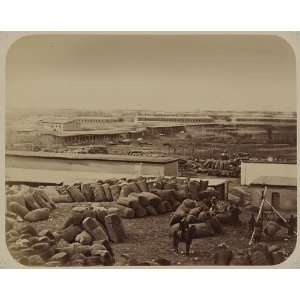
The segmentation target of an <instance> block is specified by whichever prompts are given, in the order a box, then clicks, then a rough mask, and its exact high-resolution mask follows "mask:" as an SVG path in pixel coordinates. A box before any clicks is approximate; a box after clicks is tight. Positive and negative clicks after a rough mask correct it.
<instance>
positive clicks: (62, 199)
mask: <svg viewBox="0 0 300 300" xmlns="http://www.w3.org/2000/svg"><path fill="white" fill-rule="evenodd" d="M52 200H53V202H54V203H72V202H73V199H72V198H71V197H70V195H69V194H65V195H58V196H56V197H53V198H52Z"/></svg>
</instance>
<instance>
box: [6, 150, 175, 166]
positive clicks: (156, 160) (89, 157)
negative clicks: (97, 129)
mask: <svg viewBox="0 0 300 300" xmlns="http://www.w3.org/2000/svg"><path fill="white" fill-rule="evenodd" d="M5 155H6V156H22V157H40V158H43V157H46V158H53V159H78V160H80V159H83V160H105V161H120V162H121V161H122V162H124V161H125V162H135V163H137V162H139V163H158V164H164V163H171V162H175V161H178V158H174V157H143V156H142V157H141V156H131V155H112V154H78V153H56V152H42V151H40V152H32V151H7V152H6V153H5Z"/></svg>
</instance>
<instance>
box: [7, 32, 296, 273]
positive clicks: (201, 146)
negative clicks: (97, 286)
mask: <svg viewBox="0 0 300 300" xmlns="http://www.w3.org/2000/svg"><path fill="white" fill-rule="evenodd" d="M298 80H299V79H298ZM4 135H5V207H6V209H5V216H4V213H3V218H5V240H6V246H7V249H8V252H9V254H10V256H11V257H12V258H13V259H14V261H15V265H16V267H19V268H21V267H43V268H53V267H63V268H65V267H74V268H88V267H101V268H106V267H108V268H111V267H115V268H121V267H133V268H137V267H142V268H152V267H162V268H169V267H213V266H214V267H237V266H239V267H241V266H244V267H245V266H246V267H259V266H278V265H280V264H282V263H283V264H284V263H285V262H286V261H287V260H288V259H289V257H290V256H291V255H292V254H293V252H294V250H295V247H296V242H297V77H296V56H295V51H294V49H293V46H292V45H291V44H290V43H289V41H288V39H286V38H285V37H284V33H282V34H281V35H280V34H277V33H272V32H269V33H261V34H258V33H250V32H248V33H246V32H239V33H238V32H235V33H230V32H227V33H226V32H222V33H200V32H181V33H177V32H161V33H160V32H123V33H118V32H110V33H109V32H107V33H104V32H102V33H101V32H94V33H75V32H73V33H71V32H69V33H68V32H60V33H46V32H42V33H38V32H36V33H33V34H27V35H26V34H24V35H22V36H21V37H20V38H18V39H16V40H15V41H14V43H12V45H11V46H10V48H9V49H8V51H7V55H6V61H5V129H4Z"/></svg>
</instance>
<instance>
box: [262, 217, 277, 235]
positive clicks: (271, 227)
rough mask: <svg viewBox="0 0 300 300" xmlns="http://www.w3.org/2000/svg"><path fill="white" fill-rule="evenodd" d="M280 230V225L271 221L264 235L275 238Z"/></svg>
mask: <svg viewBox="0 0 300 300" xmlns="http://www.w3.org/2000/svg"><path fill="white" fill-rule="evenodd" d="M280 228H281V227H280V225H278V223H276V222H274V221H269V222H268V223H267V224H266V226H265V228H264V233H265V234H266V235H267V236H269V237H274V236H275V235H276V233H277V232H278V231H279V230H280Z"/></svg>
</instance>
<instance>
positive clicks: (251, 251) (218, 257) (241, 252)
mask: <svg viewBox="0 0 300 300" xmlns="http://www.w3.org/2000/svg"><path fill="white" fill-rule="evenodd" d="M288 256H289V254H288V253H287V252H286V251H285V250H284V249H283V248H281V247H280V246H278V245H271V246H268V245H267V244H266V243H258V244H254V245H253V246H252V247H251V248H248V249H238V250H236V251H232V250H231V249H230V248H229V247H228V246H227V245H226V244H225V243H222V244H220V245H218V246H217V248H216V251H215V253H214V255H213V264H215V265H222V266H224V265H232V266H250V265H252V266H264V265H266V266H267V265H277V264H280V263H282V262H283V261H285V260H286V259H287V258H288Z"/></svg>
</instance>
